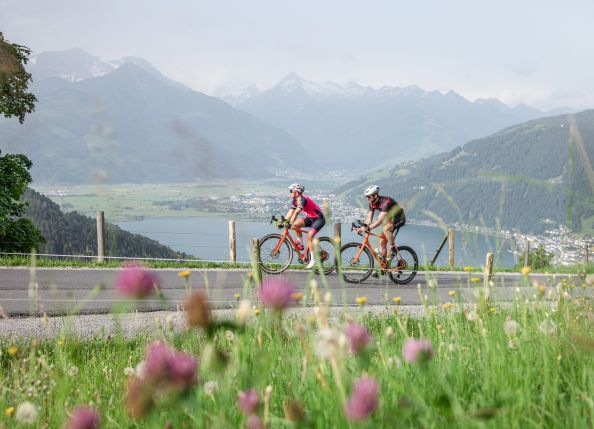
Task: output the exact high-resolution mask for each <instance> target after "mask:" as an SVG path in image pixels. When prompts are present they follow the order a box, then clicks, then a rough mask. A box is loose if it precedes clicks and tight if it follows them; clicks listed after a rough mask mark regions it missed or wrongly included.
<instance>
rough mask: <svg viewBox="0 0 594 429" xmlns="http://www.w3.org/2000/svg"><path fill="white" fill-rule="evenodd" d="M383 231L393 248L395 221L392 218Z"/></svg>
mask: <svg viewBox="0 0 594 429" xmlns="http://www.w3.org/2000/svg"><path fill="white" fill-rule="evenodd" d="M382 232H383V233H384V234H383V236H382V237H386V241H387V242H388V243H389V245H390V247H389V248H390V249H392V248H393V247H394V223H393V222H392V221H391V220H389V221H387V222H386V223H385V224H384V226H383V228H382ZM384 246H385V244H384Z"/></svg>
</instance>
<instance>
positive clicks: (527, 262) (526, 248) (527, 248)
mask: <svg viewBox="0 0 594 429" xmlns="http://www.w3.org/2000/svg"><path fill="white" fill-rule="evenodd" d="M529 265H530V241H529V240H526V244H525V246H524V266H525V267H527V266H529Z"/></svg>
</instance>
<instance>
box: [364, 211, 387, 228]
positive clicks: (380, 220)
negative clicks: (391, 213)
mask: <svg viewBox="0 0 594 429" xmlns="http://www.w3.org/2000/svg"><path fill="white" fill-rule="evenodd" d="M387 215H388V212H380V214H379V216H378V217H377V220H376V221H375V222H371V223H368V224H367V225H368V226H369V229H374V228H377V227H378V226H380V225H381V224H382V223H383V222H384V219H385V218H386V216H387ZM366 223H367V222H366Z"/></svg>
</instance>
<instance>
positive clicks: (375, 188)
mask: <svg viewBox="0 0 594 429" xmlns="http://www.w3.org/2000/svg"><path fill="white" fill-rule="evenodd" d="M378 193H379V186H377V185H371V186H368V187H367V189H365V196H366V197H371V196H372V195H375V194H378Z"/></svg>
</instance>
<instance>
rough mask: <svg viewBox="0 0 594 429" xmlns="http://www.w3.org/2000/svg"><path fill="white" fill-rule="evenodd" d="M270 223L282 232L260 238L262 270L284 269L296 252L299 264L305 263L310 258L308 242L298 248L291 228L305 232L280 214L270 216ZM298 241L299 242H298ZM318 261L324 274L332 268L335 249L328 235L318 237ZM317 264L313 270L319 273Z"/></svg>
mask: <svg viewBox="0 0 594 429" xmlns="http://www.w3.org/2000/svg"><path fill="white" fill-rule="evenodd" d="M270 223H271V224H272V223H274V225H275V226H276V227H277V228H278V229H279V230H280V229H282V230H283V232H282V233H281V234H268V235H265V236H264V237H262V238H261V239H260V263H261V265H262V270H263V271H265V272H266V273H269V274H280V273H282V272H283V271H285V270H286V269H287V268H289V266H290V265H291V262H293V256H294V254H295V253H296V254H297V260H298V261H299V263H300V264H307V263H309V260H310V252H309V245H308V244H309V242H308V244H306V245H305V248H303V250H300V249H299V244H300V243H299V240H298V239H294V238H293V236H292V235H291V230H293V231H300V232H301V233H307V231H305V230H303V229H300V228H293V227H290V226H289V224H288V221H287V219H285V217H284V216H281V219H280V220H279V219H277V218H276V217H274V215H273V216H272V218H271V219H270ZM298 243H299V244H298ZM318 252H319V256H318V261H319V264H320V265H321V267H322V271H323V273H324V274H330V273H331V272H332V271H333V270H334V261H335V259H336V257H335V254H336V252H335V249H334V243H333V242H332V240H330V239H329V238H328V237H319V238H318ZM318 267H319V265H318V264H316V266H314V272H315V273H316V274H319V268H318Z"/></svg>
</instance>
